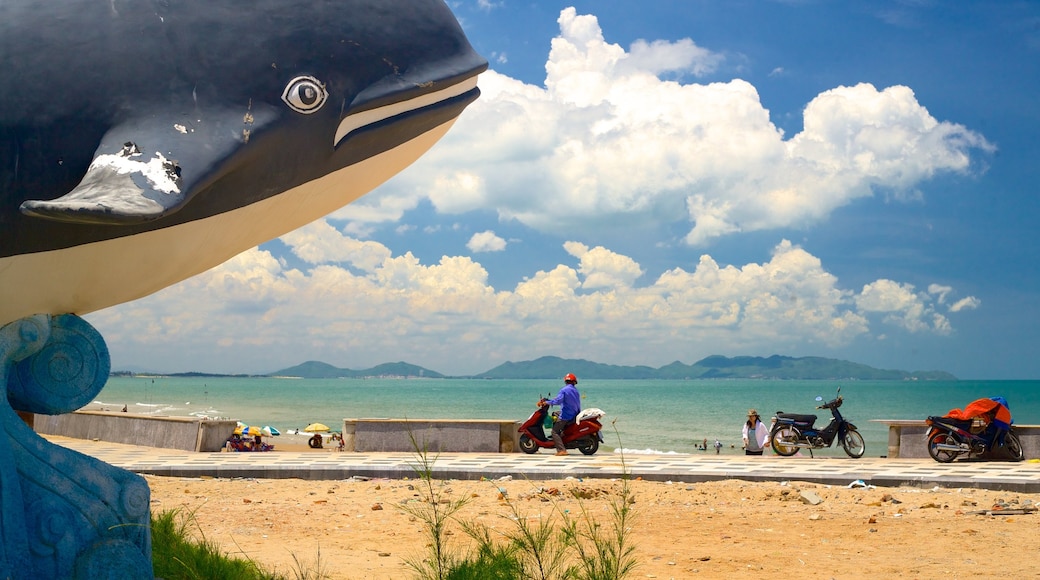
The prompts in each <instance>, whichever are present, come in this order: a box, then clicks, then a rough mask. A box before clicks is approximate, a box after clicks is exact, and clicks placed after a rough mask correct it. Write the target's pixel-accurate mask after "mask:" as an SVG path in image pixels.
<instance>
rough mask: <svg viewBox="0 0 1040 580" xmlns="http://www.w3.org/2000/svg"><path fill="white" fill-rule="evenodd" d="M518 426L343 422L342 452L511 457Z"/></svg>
mask: <svg viewBox="0 0 1040 580" xmlns="http://www.w3.org/2000/svg"><path fill="white" fill-rule="evenodd" d="M518 425H519V423H517V422H516V421H507V420H496V419H486V420H461V419H444V420H435V419H344V420H343V443H344V450H345V451H354V452H358V453H373V452H405V453H407V452H411V451H415V450H416V448H418V449H425V450H428V451H430V452H433V453H440V452H474V453H513V452H517V451H519V450H520V449H519V447H518V446H517V439H518V437H517V427H518Z"/></svg>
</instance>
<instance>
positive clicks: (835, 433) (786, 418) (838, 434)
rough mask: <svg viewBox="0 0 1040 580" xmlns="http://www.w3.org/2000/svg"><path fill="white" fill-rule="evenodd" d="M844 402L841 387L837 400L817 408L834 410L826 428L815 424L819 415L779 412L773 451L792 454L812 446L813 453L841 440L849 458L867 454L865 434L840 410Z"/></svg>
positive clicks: (817, 398)
mask: <svg viewBox="0 0 1040 580" xmlns="http://www.w3.org/2000/svg"><path fill="white" fill-rule="evenodd" d="M816 400H817V401H822V400H823V397H816ZM842 401H843V399H842V398H841V387H838V392H837V394H836V395H835V397H834V399H832V400H830V401H828V402H826V403H824V404H822V405H819V406H818V407H816V408H817V409H830V411H831V415H832V417H831V420H830V422H829V423H827V425H825V426H824V427H823V429H817V428H816V427H815V423H816V415H795V414H793V413H784V412H783V411H777V412H776V417H775V418H776V424H775V425H773V429H772V431H770V433H769V441H770V443H771V445H772V446H773V451H775V452H776V453H777V454H778V455H783V456H784V457H790V456H791V455H794V454H795V453H798V450H799V449H808V450H809V455H810V456H811V455H812V450H813V449H822V448H824V447H830V446H831V444H832V443H834V441H835V439H837V440H838V441H840V442H841V446H842V448H844V449H845V453H848V455H849V457H852V458H853V459H858V458H860V457H863V453H865V452H866V450H867V446H866V443H864V442H863V436H862V435H860V434H859V431H857V430H856V426H855V425H853V424H852V423H849V422H848V421H846V420H845V418H844V417H842V416H841V412H840V411H838V407H841V404H842Z"/></svg>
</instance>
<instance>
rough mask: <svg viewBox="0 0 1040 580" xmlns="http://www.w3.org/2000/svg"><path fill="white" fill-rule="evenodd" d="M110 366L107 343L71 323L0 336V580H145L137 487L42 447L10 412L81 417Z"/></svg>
mask: <svg viewBox="0 0 1040 580" xmlns="http://www.w3.org/2000/svg"><path fill="white" fill-rule="evenodd" d="M109 365H110V363H109V356H108V347H107V346H106V345H105V341H104V339H103V338H102V337H101V335H100V334H99V333H98V332H97V331H96V330H95V329H94V328H93V327H92V326H90V325H89V324H88V323H87V322H86V321H85V320H83V319H82V318H80V317H78V316H74V315H61V316H47V315H38V316H33V317H29V318H23V319H21V320H18V321H15V322H12V323H10V324H7V325H5V326H3V327H0V389H2V390H3V393H2V394H3V395H5V396H3V397H2V398H0V425H2V428H3V433H2V434H0V578H15V579H22V578H26V579H28V578H32V579H36V578H77V579H91V580H97V579H116V578H127V579H129V578H134V579H138V578H152V576H153V575H152V562H151V558H152V556H151V555H152V545H151V528H150V525H151V523H150V492H149V489H148V484H147V483H146V482H145V481H144V479H143V478H141V477H139V476H137V475H135V474H133V473H130V472H128V471H126V470H123V469H119V468H117V467H113V466H111V465H109V464H107V463H104V462H101V461H98V460H97V459H94V458H92V457H87V456H86V455H82V454H79V453H76V452H75V451H71V450H69V449H65V448H64V447H59V446H57V445H54V444H52V443H50V442H48V441H46V440H44V439H43V438H41V437H40V436H39V435H37V434H36V433H35V432H34V431H33V430H32V429H31V428H29V426H28V425H26V424H25V422H24V421H23V420H22V419H21V418H20V417H19V416H18V414H17V412H16V410H17V411H25V412H30V413H43V414H48V415H57V414H61V413H68V412H71V411H74V410H76V409H79V408H80V407H82V406H83V405H85V404H87V403H89V402H90V401H92V400H94V398H95V397H96V396H97V394H98V393H99V392H100V391H101V389H102V388H103V387H104V386H105V381H106V380H107V379H108V373H109V368H110V367H109Z"/></svg>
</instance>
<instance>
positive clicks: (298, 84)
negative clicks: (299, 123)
mask: <svg viewBox="0 0 1040 580" xmlns="http://www.w3.org/2000/svg"><path fill="white" fill-rule="evenodd" d="M328 96H329V93H328V92H327V91H326V90H325V87H324V85H322V84H321V82H320V81H319V80H318V79H316V78H314V77H310V76H301V77H296V78H294V79H293V80H291V81H289V84H288V85H286V86H285V90H284V91H282V100H283V101H285V104H286V105H289V107H290V108H291V109H292V110H294V111H296V112H297V113H303V114H305V115H309V114H311V113H313V112H315V111H317V110H318V109H320V108H321V106H322V105H324V104H325V99H326V98H328Z"/></svg>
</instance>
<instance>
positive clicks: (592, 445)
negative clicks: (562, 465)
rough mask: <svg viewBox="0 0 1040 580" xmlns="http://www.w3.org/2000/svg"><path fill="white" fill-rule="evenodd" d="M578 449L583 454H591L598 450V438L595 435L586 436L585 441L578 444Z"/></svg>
mask: <svg viewBox="0 0 1040 580" xmlns="http://www.w3.org/2000/svg"><path fill="white" fill-rule="evenodd" d="M578 451H581V452H582V453H584V454H585V455H592V454H593V453H595V452H597V451H599V439H597V438H595V437H588V438H587V439H586V440H585V443H582V444H581V445H579V446H578Z"/></svg>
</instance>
